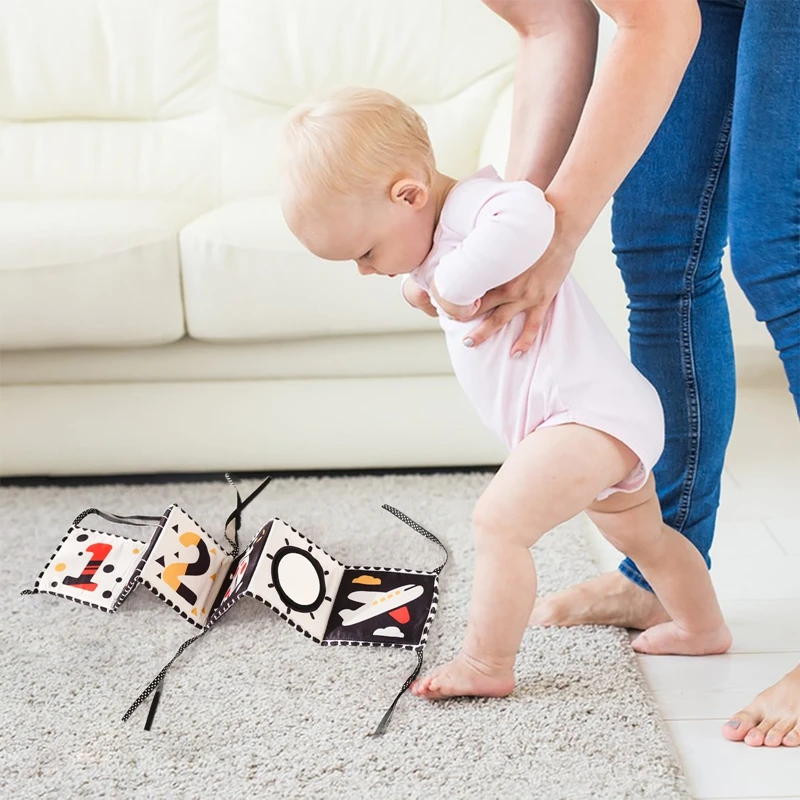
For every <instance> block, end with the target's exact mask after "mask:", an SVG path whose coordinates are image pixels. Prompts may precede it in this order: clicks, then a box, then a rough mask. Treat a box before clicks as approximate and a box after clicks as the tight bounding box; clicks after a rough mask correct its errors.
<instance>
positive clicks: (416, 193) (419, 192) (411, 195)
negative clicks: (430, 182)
mask: <svg viewBox="0 0 800 800" xmlns="http://www.w3.org/2000/svg"><path fill="white" fill-rule="evenodd" d="M391 196H392V202H394V203H403V204H405V205H408V206H410V207H411V208H422V207H423V206H424V205H425V203H427V202H428V187H427V186H425V184H424V183H421V182H420V181H417V180H414V179H413V178H402V179H401V180H399V181H397V182H396V183H395V184H394V186H392V191H391Z"/></svg>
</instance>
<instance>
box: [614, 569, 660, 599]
mask: <svg viewBox="0 0 800 800" xmlns="http://www.w3.org/2000/svg"><path fill="white" fill-rule="evenodd" d="M619 571H620V572H621V573H622V574H623V575H624V576H625V577H626V578H627V579H628V580H629V581H632V582H633V583H635V584H636V585H637V586H638V587H640V588H641V589H644V590H645V591H647V592H653V588H652V587H651V586H650V584H649V583H648V582H647V581H646V580H645V579H644V578H643V577H642V574H641V573H640V572H639V571H638V570H635V569H631V568H630V567H629V566H628V565H627V564H626V563H625V562H624V561H623V563H622V564H620V565H619ZM653 594H655V592H653Z"/></svg>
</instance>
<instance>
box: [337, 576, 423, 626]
mask: <svg viewBox="0 0 800 800" xmlns="http://www.w3.org/2000/svg"><path fill="white" fill-rule="evenodd" d="M423 591H424V589H423V587H422V586H420V585H419V584H414V583H409V584H407V585H406V586H398V587H397V588H396V589H392V591H391V592H353V593H352V594H349V595H347V599H348V600H352V601H353V602H355V603H361V604H362V605H361V608H355V609H352V608H343V609H342V610H341V611H340V612H339V615H340V616H341V618H342V625H344V626H347V625H358V623H359V622H364V621H366V620H368V619H372V618H373V617H377V616H379V615H380V614H389V616H390V617H392V618H393V619H396V620H397V621H398V622H400V623H402V624H405V623H406V622H408V621H409V619H410V616H409V613H408V609H407V608H403V606H405V605H406V603H410V602H411V601H412V600H416V599H417V598H418V597H419V596H420V595H421V594H422V593H423Z"/></svg>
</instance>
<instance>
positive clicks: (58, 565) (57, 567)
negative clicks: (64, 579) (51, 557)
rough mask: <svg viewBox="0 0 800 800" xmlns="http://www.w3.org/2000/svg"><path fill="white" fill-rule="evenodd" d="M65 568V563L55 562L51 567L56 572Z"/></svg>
mask: <svg viewBox="0 0 800 800" xmlns="http://www.w3.org/2000/svg"><path fill="white" fill-rule="evenodd" d="M66 568H67V565H66V564H56V565H55V566H54V567H53V569H54V570H55V571H56V572H63V571H64V570H65V569H66Z"/></svg>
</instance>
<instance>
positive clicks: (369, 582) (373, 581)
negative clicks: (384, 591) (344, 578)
mask: <svg viewBox="0 0 800 800" xmlns="http://www.w3.org/2000/svg"><path fill="white" fill-rule="evenodd" d="M353 583H363V584H364V585H365V586H380V585H381V579H380V578H376V577H374V576H372V575H359V576H358V577H357V578H353Z"/></svg>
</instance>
